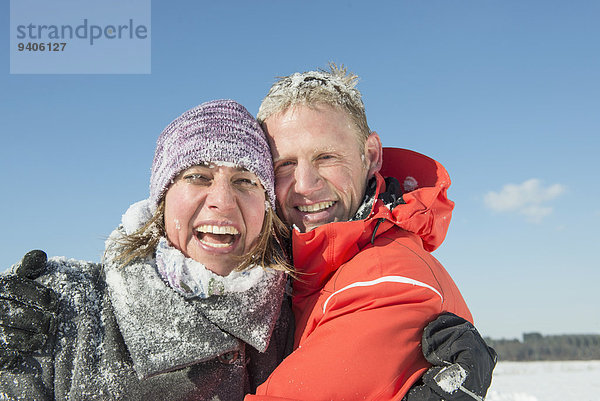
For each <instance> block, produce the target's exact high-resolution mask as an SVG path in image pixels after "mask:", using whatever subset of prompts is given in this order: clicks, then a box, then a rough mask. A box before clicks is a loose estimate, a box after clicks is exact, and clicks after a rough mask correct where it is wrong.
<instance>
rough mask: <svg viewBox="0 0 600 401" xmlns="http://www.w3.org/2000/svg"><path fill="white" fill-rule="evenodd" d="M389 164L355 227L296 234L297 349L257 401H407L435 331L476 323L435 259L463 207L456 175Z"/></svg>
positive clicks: (423, 162) (399, 160)
mask: <svg viewBox="0 0 600 401" xmlns="http://www.w3.org/2000/svg"><path fill="white" fill-rule="evenodd" d="M383 160H384V166H383V168H382V171H381V174H376V177H375V180H372V181H371V182H370V188H369V189H368V194H369V193H371V194H372V196H370V197H369V196H368V197H367V199H369V198H370V201H368V200H366V201H365V204H364V205H363V206H364V207H363V208H362V210H359V213H358V214H357V216H358V217H357V218H356V219H355V220H353V221H348V222H337V223H331V224H325V225H323V226H320V227H318V228H316V229H314V230H312V231H310V232H307V233H299V232H297V231H295V232H294V233H293V236H292V240H293V255H294V265H295V267H296V269H297V272H298V277H299V280H297V281H296V282H295V283H294V293H293V310H294V314H295V317H296V338H295V346H296V349H295V351H294V352H293V353H292V354H291V355H290V356H289V357H288V358H286V359H285V360H284V361H283V363H282V364H281V365H279V367H278V368H277V369H276V370H275V371H274V372H273V374H272V375H271V376H270V377H269V378H268V379H267V381H266V382H265V383H264V384H263V385H261V386H260V387H259V388H258V391H257V395H256V396H254V397H253V396H248V397H247V398H246V399H247V400H250V399H252V400H254V399H262V400H268V399H273V400H276V399H280V398H285V399H296V400H359V399H360V400H362V399H366V400H400V399H401V398H402V397H403V396H404V395H405V394H406V392H407V391H408V389H409V388H410V387H411V386H412V385H413V384H414V383H415V382H416V380H417V379H418V378H419V377H420V376H421V375H422V374H423V372H424V371H425V370H426V369H427V368H428V367H429V365H428V363H427V362H426V360H425V359H424V357H423V354H422V352H421V347H420V340H421V335H422V334H423V328H424V327H425V325H426V324H427V323H429V322H430V321H432V320H433V319H435V318H436V317H437V316H438V315H439V314H440V313H441V312H446V311H449V312H453V313H455V314H457V315H459V316H461V317H464V318H465V319H467V320H469V321H471V322H472V316H471V313H470V312H469V309H468V308H467V305H466V304H465V301H464V300H463V298H462V296H461V294H460V292H459V290H458V288H457V287H456V285H455V283H454V282H453V281H452V279H451V277H450V275H449V274H448V273H447V272H446V270H445V269H444V268H443V267H442V265H441V264H440V263H439V262H438V261H437V260H436V259H435V258H434V257H433V256H432V255H431V254H430V252H431V251H433V250H434V249H436V248H437V247H438V246H439V245H440V244H441V243H442V241H443V239H444V237H445V235H446V231H447V228H448V225H449V223H450V217H451V211H452V209H453V206H454V204H453V203H452V202H451V201H450V200H448V198H447V197H446V191H447V189H448V186H449V185H450V179H449V177H448V174H447V172H446V170H445V169H444V168H443V167H442V166H441V165H440V164H439V163H437V162H435V161H434V160H432V159H430V158H427V157H425V156H423V155H421V154H418V153H415V152H412V151H408V150H402V149H391V148H386V149H384V156H383ZM382 175H384V176H386V177H395V179H396V180H393V179H392V180H390V179H387V180H384V178H383V176H382ZM400 183H402V184H403V186H404V188H403V189H404V190H403V191H400Z"/></svg>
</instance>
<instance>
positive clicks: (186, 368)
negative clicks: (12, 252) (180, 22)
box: [0, 100, 292, 400]
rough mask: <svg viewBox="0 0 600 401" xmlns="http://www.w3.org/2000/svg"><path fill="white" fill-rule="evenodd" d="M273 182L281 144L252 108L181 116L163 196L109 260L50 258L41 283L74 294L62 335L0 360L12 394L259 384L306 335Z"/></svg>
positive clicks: (155, 394)
mask: <svg viewBox="0 0 600 401" xmlns="http://www.w3.org/2000/svg"><path fill="white" fill-rule="evenodd" d="M273 186H274V178H273V170H272V162H271V154H270V151H269V147H268V144H267V142H266V139H265V137H264V134H263V132H262V130H261V129H260V127H259V126H258V124H257V122H256V121H255V119H254V118H253V117H252V116H251V115H250V114H249V113H248V111H247V110H246V109H245V108H244V107H243V106H241V105H239V104H238V103H236V102H234V101H230V100H217V101H212V102H208V103H204V104H202V105H200V106H198V107H196V108H194V109H192V110H189V111H188V112H186V113H184V114H183V115H181V116H180V117H178V118H177V119H176V120H175V121H173V122H172V123H171V124H170V125H169V126H168V127H167V128H166V129H165V130H164V131H163V132H162V134H161V135H160V137H159V138H158V142H157V147H156V153H155V156H154V162H153V165H152V175H151V179H150V197H149V199H147V200H146V201H142V202H139V203H137V204H135V205H133V206H132V207H130V208H129V210H128V211H127V212H126V213H125V215H124V216H123V221H122V224H121V225H120V226H119V227H118V228H117V229H116V230H115V231H114V232H113V233H112V234H111V235H110V237H109V239H108V240H107V242H106V252H105V257H104V261H103V263H102V264H101V265H98V264H93V263H87V262H80V261H75V260H66V259H64V258H58V259H57V258H54V259H51V260H50V261H49V262H48V265H47V268H46V273H45V274H44V275H43V276H42V277H41V278H40V279H39V280H38V281H40V282H41V283H42V284H43V285H45V286H47V287H50V288H52V289H54V290H55V291H56V292H57V293H58V294H59V296H60V298H61V299H60V308H61V309H60V310H59V313H58V316H59V321H58V330H57V332H56V336H55V338H53V339H51V341H49V342H48V344H47V346H46V348H45V350H44V352H42V353H39V354H35V355H33V356H30V357H27V358H24V359H23V360H22V362H21V363H20V364H18V366H16V368H15V369H12V371H10V372H9V371H2V372H0V387H1V388H2V393H3V397H4V398H3V397H0V398H2V399H5V398H7V399H32V400H33V399H35V400H43V399H57V400H66V399H69V400H84V399H85V400H92V399H99V400H109V399H115V400H117V399H118V400H124V399H125V400H137V399H144V400H154V399H156V400H166V399H169V400H179V399H186V400H187V399H197V400H204V399H218V400H240V399H242V398H243V395H244V394H245V393H247V392H250V391H254V389H255V388H256V386H257V385H258V384H260V383H261V382H262V381H264V379H265V378H266V377H267V376H268V375H269V373H270V372H271V371H272V370H273V369H274V368H275V366H276V365H277V364H278V363H279V362H280V361H281V360H282V359H283V357H284V356H285V355H286V354H287V353H289V351H290V347H291V346H292V341H291V337H289V336H288V334H291V330H289V329H290V328H291V326H292V324H291V321H292V317H291V312H290V310H289V307H288V304H287V302H286V301H285V299H284V287H285V282H286V274H285V273H286V271H287V270H288V269H287V265H286V264H285V260H284V258H283V257H282V256H281V255H280V253H279V252H280V251H279V249H280V248H279V247H278V246H277V236H278V235H280V234H281V233H282V232H284V230H282V227H283V225H282V224H281V222H280V221H279V220H278V218H277V217H276V215H275V213H274V208H275V199H274V187H273ZM282 305H283V307H282ZM288 339H289V340H290V341H288Z"/></svg>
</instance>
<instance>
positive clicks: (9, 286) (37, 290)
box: [0, 250, 58, 369]
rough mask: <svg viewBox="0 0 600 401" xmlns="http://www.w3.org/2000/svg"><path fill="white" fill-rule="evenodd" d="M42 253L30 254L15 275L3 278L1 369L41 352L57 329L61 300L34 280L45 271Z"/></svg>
mask: <svg viewBox="0 0 600 401" xmlns="http://www.w3.org/2000/svg"><path fill="white" fill-rule="evenodd" d="M46 261H47V257H46V254H45V253H44V252H43V251H38V250H35V251H30V252H28V253H27V254H26V255H25V256H24V257H23V259H22V260H21V263H20V264H19V265H18V266H17V267H16V269H15V271H14V274H8V275H1V276H0V369H8V368H10V367H11V366H12V365H13V364H14V363H15V362H16V360H17V358H18V357H19V356H20V355H21V354H23V353H28V352H33V351H38V350H40V349H41V348H42V347H43V346H44V345H45V344H46V341H47V340H48V336H49V335H51V334H53V332H54V329H55V321H56V311H57V308H58V296H57V295H56V293H55V292H54V291H53V290H51V289H49V288H46V287H44V286H43V285H41V284H38V283H37V282H35V281H34V280H35V279H36V278H37V277H39V276H40V275H41V274H42V273H43V272H44V270H45V269H46Z"/></svg>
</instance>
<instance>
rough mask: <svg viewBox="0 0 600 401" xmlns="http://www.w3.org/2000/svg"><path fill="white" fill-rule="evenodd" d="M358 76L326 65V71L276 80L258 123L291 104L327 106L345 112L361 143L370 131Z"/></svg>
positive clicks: (262, 106) (309, 72)
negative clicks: (354, 126)
mask: <svg viewBox="0 0 600 401" xmlns="http://www.w3.org/2000/svg"><path fill="white" fill-rule="evenodd" d="M357 83H358V76H357V75H355V74H353V73H351V72H350V73H349V72H347V70H346V68H345V67H344V66H343V65H341V66H340V67H338V66H336V65H335V64H333V63H330V64H329V71H325V70H317V71H308V72H303V73H298V72H296V73H294V74H292V75H289V76H286V77H280V78H279V80H278V81H277V82H275V83H274V84H273V86H271V89H270V90H269V93H268V94H267V96H266V97H265V98H264V99H263V101H262V103H261V105H260V108H259V110H258V116H257V119H258V121H259V122H260V123H261V124H262V123H263V122H264V121H265V120H266V119H267V118H269V117H270V116H272V115H275V114H278V113H281V112H284V111H286V110H287V109H289V108H290V107H293V106H295V105H305V106H308V107H318V106H323V105H328V106H331V107H335V108H338V109H341V110H342V111H345V112H346V113H348V115H349V117H350V119H351V120H352V121H353V122H354V124H355V125H356V127H357V128H358V131H359V133H360V140H361V143H362V142H364V140H365V139H366V138H367V137H368V136H369V134H370V133H371V130H370V129H369V126H368V124H367V116H366V114H365V106H364V104H363V101H362V95H361V93H360V91H359V90H358V89H356V84H357Z"/></svg>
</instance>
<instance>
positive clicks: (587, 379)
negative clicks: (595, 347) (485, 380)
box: [486, 361, 600, 401]
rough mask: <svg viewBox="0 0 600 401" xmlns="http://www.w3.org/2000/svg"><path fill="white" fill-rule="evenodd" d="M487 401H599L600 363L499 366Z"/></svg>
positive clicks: (567, 362) (540, 363)
mask: <svg viewBox="0 0 600 401" xmlns="http://www.w3.org/2000/svg"><path fill="white" fill-rule="evenodd" d="M486 400H487V401H600V361H561V362H502V361H501V362H498V365H497V366H496V369H494V376H493V379H492V385H491V387H490V389H489V390H488V394H487V397H486Z"/></svg>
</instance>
